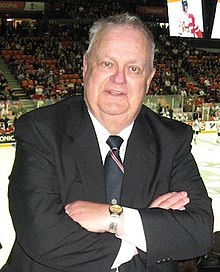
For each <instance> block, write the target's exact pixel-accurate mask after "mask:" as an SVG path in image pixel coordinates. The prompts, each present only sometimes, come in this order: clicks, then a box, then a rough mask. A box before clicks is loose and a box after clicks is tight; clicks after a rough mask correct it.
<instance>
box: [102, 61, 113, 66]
mask: <svg viewBox="0 0 220 272" xmlns="http://www.w3.org/2000/svg"><path fill="white" fill-rule="evenodd" d="M102 66H104V67H111V66H112V65H111V63H110V62H107V61H104V62H102Z"/></svg>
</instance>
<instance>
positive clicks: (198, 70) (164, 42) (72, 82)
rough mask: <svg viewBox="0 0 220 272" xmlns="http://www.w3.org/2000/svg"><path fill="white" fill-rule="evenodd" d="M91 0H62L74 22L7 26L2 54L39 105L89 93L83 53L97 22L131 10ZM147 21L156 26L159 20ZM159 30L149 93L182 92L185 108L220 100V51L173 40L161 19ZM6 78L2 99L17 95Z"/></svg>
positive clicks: (63, 10) (61, 5)
mask: <svg viewBox="0 0 220 272" xmlns="http://www.w3.org/2000/svg"><path fill="white" fill-rule="evenodd" d="M52 2H53V1H51V4H54V5H55V2H54V3H52ZM87 2H88V3H84V4H81V3H79V4H78V5H77V4H76V3H75V1H70V0H64V1H58V2H57V4H59V5H58V6H57V7H58V10H59V13H60V14H64V13H66V16H67V18H69V19H72V21H71V23H69V24H68V25H64V24H58V25H54V24H53V25H42V24H37V25H36V26H35V27H33V26H32V25H29V24H28V22H27V21H25V22H22V23H21V24H17V25H16V26H14V25H12V24H8V25H6V26H5V27H4V29H3V30H4V31H2V33H3V36H2V37H1V48H0V49H1V53H2V56H3V57H4V59H5V62H6V63H7V64H8V67H9V68H10V70H11V72H12V74H14V76H15V78H16V79H17V80H18V81H19V83H20V85H21V88H22V89H23V91H25V93H26V95H27V97H28V98H30V99H35V100H38V101H39V103H38V105H43V102H42V101H44V100H45V99H51V100H60V99H63V98H65V97H67V96H71V95H81V94H82V93H83V80H82V57H83V53H84V52H85V50H86V47H87V41H88V36H87V35H88V29H89V27H90V24H91V22H92V21H93V20H94V19H97V18H100V17H102V16H106V15H110V14H116V13H119V12H122V11H124V10H125V6H124V5H123V6H121V4H120V2H118V1H105V2H103V1H100V2H99V4H98V5H93V4H92V1H87ZM125 11H126V10H125ZM147 24H148V25H149V27H150V28H152V30H155V25H154V26H151V24H150V23H149V22H148V23H147ZM156 33H157V34H158V33H159V35H155V36H156V53H155V67H156V70H157V72H156V75H155V77H154V79H153V82H152V84H151V86H150V90H149V95H157V96H158V95H181V96H182V97H184V101H185V104H184V107H185V108H184V110H185V111H193V110H195V108H196V107H199V106H201V104H203V103H212V104H215V103H220V73H219V71H220V58H219V53H210V52H206V51H204V50H201V49H197V48H193V47H191V46H190V45H189V44H188V43H187V41H184V40H171V39H170V38H169V34H168V29H167V28H165V27H161V26H160V25H159V24H158V25H157V26H156ZM3 78H4V76H3V75H1V77H0V79H1V83H0V84H1V86H0V87H1V90H0V94H1V99H2V98H3V97H4V98H7V99H12V98H13V92H12V91H11V90H10V87H9V86H8V85H7V82H4V79H3ZM4 85H5V86H4ZM2 86H3V87H4V88H2ZM6 86H7V87H6ZM167 106H169V105H163V107H165V108H166V107H167Z"/></svg>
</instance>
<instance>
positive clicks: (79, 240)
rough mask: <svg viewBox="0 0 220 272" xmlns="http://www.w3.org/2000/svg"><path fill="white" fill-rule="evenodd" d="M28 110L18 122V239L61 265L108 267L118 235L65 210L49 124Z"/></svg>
mask: <svg viewBox="0 0 220 272" xmlns="http://www.w3.org/2000/svg"><path fill="white" fill-rule="evenodd" d="M31 116H32V115H29V114H26V115H24V116H22V117H21V118H20V119H19V120H18V121H17V123H16V131H15V136H16V140H17V147H16V156H15V161H14V165H13V169H12V172H11V175H10V177H9V178H10V183H9V204H10V213H11V216H12V221H13V224H14V228H15V231H16V240H17V243H18V244H19V245H20V247H21V249H22V251H23V252H24V253H25V255H26V256H29V258H30V259H31V260H32V261H33V262H36V263H39V264H41V265H43V266H46V267H48V268H52V269H54V270H56V269H57V270H58V271H66V272H70V271H71V272H72V271H84V272H87V271H88V272H90V271H93V270H96V269H97V267H99V269H100V271H108V269H109V268H110V267H111V265H112V263H113V262H114V259H115V257H116V255H117V253H118V250H119V247H120V243H121V242H120V240H119V239H116V238H115V236H114V235H112V234H108V233H104V234H96V233H91V232H88V231H87V230H86V229H83V228H82V227H81V226H80V225H79V224H77V223H76V222H74V221H73V220H72V219H71V218H70V217H69V216H68V215H67V214H66V213H65V210H64V203H63V200H62V198H61V193H60V188H59V186H60V185H59V184H58V182H57V172H56V166H55V163H54V156H53V149H52V147H51V143H50V141H49V139H48V138H47V136H48V135H47V128H46V127H45V130H44V131H43V130H41V129H39V127H38V125H37V124H36V122H34V121H33V120H32V119H33V118H32V117H31Z"/></svg>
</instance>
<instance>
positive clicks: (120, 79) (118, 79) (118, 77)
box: [111, 69, 126, 84]
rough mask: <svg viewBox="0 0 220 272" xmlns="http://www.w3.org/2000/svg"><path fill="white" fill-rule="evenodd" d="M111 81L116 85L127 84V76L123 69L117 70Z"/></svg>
mask: <svg viewBox="0 0 220 272" xmlns="http://www.w3.org/2000/svg"><path fill="white" fill-rule="evenodd" d="M111 80H112V81H113V82H114V83H116V84H123V83H125V82H126V76H125V72H124V70H123V69H117V70H116V71H115V73H114V74H113V75H112V76H111Z"/></svg>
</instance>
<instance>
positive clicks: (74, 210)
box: [65, 200, 110, 233]
mask: <svg viewBox="0 0 220 272" xmlns="http://www.w3.org/2000/svg"><path fill="white" fill-rule="evenodd" d="M108 207H109V205H108V204H101V203H94V202H89V201H81V200H77V201H74V202H72V203H70V204H67V205H66V206H65V211H66V213H67V214H68V215H69V216H70V217H71V218H72V219H73V220H74V221H76V222H78V223H79V224H80V225H81V226H82V227H83V228H85V229H87V230H88V231H91V232H99V233H103V232H105V231H108V228H109V220H110V215H109V210H108Z"/></svg>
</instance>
